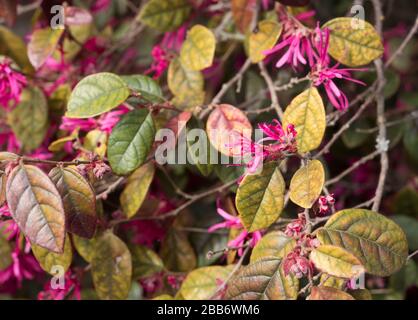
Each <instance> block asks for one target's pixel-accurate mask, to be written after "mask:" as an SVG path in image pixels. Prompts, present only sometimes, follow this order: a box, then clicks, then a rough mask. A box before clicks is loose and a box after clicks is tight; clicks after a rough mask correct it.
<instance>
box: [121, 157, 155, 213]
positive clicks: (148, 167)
mask: <svg viewBox="0 0 418 320" xmlns="http://www.w3.org/2000/svg"><path fill="white" fill-rule="evenodd" d="M154 173H155V167H154V164H153V163H152V162H148V163H145V164H144V165H142V166H141V167H139V168H138V169H136V170H135V171H134V172H133V173H132V174H131V175H130V176H129V178H128V181H127V183H126V187H125V189H123V192H122V194H121V195H120V203H121V206H122V211H123V212H124V214H125V215H126V216H127V217H128V218H131V217H133V216H134V215H135V214H136V213H137V212H138V210H139V208H140V207H141V205H142V203H143V202H144V200H145V197H146V196H147V193H148V190H149V187H150V186H151V183H152V180H153V178H154Z"/></svg>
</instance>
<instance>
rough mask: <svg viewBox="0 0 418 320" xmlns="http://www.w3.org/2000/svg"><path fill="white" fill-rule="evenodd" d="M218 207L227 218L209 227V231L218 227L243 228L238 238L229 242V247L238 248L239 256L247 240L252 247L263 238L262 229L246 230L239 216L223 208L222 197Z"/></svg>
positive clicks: (221, 214)
mask: <svg viewBox="0 0 418 320" xmlns="http://www.w3.org/2000/svg"><path fill="white" fill-rule="evenodd" d="M216 207H217V208H216V211H217V212H218V214H219V215H220V216H221V217H222V218H224V219H225V221H224V222H220V223H217V224H214V225H213V226H211V227H210V228H209V229H208V231H209V232H214V231H215V230H218V229H238V230H242V231H241V232H240V233H239V234H238V236H237V237H236V238H234V239H232V240H230V241H229V242H228V247H230V248H237V253H238V255H239V256H241V255H242V254H243V247H244V245H245V244H246V243H247V242H248V245H249V246H250V247H254V246H255V245H256V244H257V242H258V241H259V240H260V239H261V232H260V231H254V232H250V233H249V232H248V231H247V230H245V229H244V226H243V225H242V222H241V220H240V218H239V217H238V216H233V215H231V214H229V213H228V212H226V211H225V210H223V209H222V208H221V205H220V199H217V201H216Z"/></svg>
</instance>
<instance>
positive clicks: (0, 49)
mask: <svg viewBox="0 0 418 320" xmlns="http://www.w3.org/2000/svg"><path fill="white" fill-rule="evenodd" d="M0 43H1V46H0V55H4V56H8V57H10V58H12V60H13V61H14V62H16V63H17V64H18V65H19V67H21V68H22V70H23V71H24V72H25V73H29V74H32V73H33V71H34V70H33V67H32V64H31V63H30V61H29V58H28V56H27V49H26V45H25V43H24V42H23V40H22V39H21V38H20V37H19V36H17V35H16V34H14V33H13V32H12V31H10V30H9V29H7V28H6V27H4V26H1V25H0Z"/></svg>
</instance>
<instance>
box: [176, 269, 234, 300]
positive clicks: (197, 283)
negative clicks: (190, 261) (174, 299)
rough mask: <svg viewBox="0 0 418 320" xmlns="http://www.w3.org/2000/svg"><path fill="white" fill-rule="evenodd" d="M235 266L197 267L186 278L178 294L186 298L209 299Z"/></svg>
mask: <svg viewBox="0 0 418 320" xmlns="http://www.w3.org/2000/svg"><path fill="white" fill-rule="evenodd" d="M233 267H234V266H232V265H229V266H225V267H223V266H222V267H221V266H210V267H203V268H199V269H195V270H193V271H192V272H190V273H189V274H188V275H187V277H186V279H184V281H183V283H182V285H181V287H180V290H179V292H178V294H180V295H182V296H183V297H184V299H185V300H208V299H210V298H211V297H212V296H213V295H214V294H215V293H216V290H217V289H218V288H219V286H220V284H221V283H223V282H224V281H225V280H226V279H227V277H228V275H229V274H230V273H231V271H232V269H233Z"/></svg>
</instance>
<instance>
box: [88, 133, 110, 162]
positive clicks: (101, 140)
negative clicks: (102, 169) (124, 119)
mask: <svg viewBox="0 0 418 320" xmlns="http://www.w3.org/2000/svg"><path fill="white" fill-rule="evenodd" d="M84 148H85V149H86V150H89V151H91V152H94V153H96V154H97V155H98V156H99V157H101V158H103V157H104V156H105V154H106V150H107V133H106V132H104V131H101V130H92V131H89V132H88V133H87V134H86V137H85V139H84Z"/></svg>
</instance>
